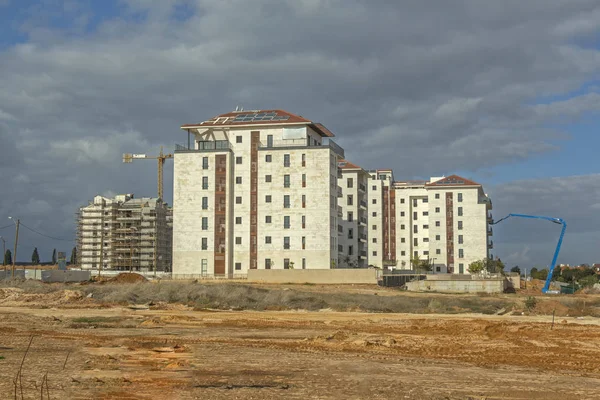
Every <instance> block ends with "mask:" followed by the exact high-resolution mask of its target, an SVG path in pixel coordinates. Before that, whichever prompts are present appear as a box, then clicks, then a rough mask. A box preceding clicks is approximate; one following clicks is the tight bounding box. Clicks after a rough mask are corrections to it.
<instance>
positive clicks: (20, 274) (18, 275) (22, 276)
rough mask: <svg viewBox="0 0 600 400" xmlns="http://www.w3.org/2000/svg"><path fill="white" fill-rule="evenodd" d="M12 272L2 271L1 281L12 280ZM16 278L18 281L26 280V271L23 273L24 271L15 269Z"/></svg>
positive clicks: (0, 274)
mask: <svg viewBox="0 0 600 400" xmlns="http://www.w3.org/2000/svg"><path fill="white" fill-rule="evenodd" d="M12 277H13V276H12V270H10V269H7V270H6V271H5V270H1V271H0V280H4V279H12ZM15 278H16V279H25V271H23V270H22V269H15Z"/></svg>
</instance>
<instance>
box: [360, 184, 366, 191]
mask: <svg viewBox="0 0 600 400" xmlns="http://www.w3.org/2000/svg"><path fill="white" fill-rule="evenodd" d="M358 189H359V190H361V191H363V192H366V191H367V187H366V186H365V185H362V184H360V185H358Z"/></svg>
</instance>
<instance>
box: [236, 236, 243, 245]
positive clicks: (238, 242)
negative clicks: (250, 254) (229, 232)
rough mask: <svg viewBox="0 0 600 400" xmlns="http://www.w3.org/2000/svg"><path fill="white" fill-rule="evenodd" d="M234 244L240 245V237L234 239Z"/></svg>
mask: <svg viewBox="0 0 600 400" xmlns="http://www.w3.org/2000/svg"><path fill="white" fill-rule="evenodd" d="M235 244H242V237H241V236H237V237H236V238H235Z"/></svg>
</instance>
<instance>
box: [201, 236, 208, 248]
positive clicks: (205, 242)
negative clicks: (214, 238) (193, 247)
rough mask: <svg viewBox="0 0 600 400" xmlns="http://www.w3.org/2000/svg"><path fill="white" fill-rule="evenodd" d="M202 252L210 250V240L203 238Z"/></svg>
mask: <svg viewBox="0 0 600 400" xmlns="http://www.w3.org/2000/svg"><path fill="white" fill-rule="evenodd" d="M202 250H208V238H202Z"/></svg>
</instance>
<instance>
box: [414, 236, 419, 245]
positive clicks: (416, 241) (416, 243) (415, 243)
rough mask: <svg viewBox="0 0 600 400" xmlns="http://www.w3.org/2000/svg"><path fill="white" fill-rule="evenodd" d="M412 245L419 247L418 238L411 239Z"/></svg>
mask: <svg viewBox="0 0 600 400" xmlns="http://www.w3.org/2000/svg"><path fill="white" fill-rule="evenodd" d="M413 245H414V246H418V245H419V239H418V238H414V239H413Z"/></svg>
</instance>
